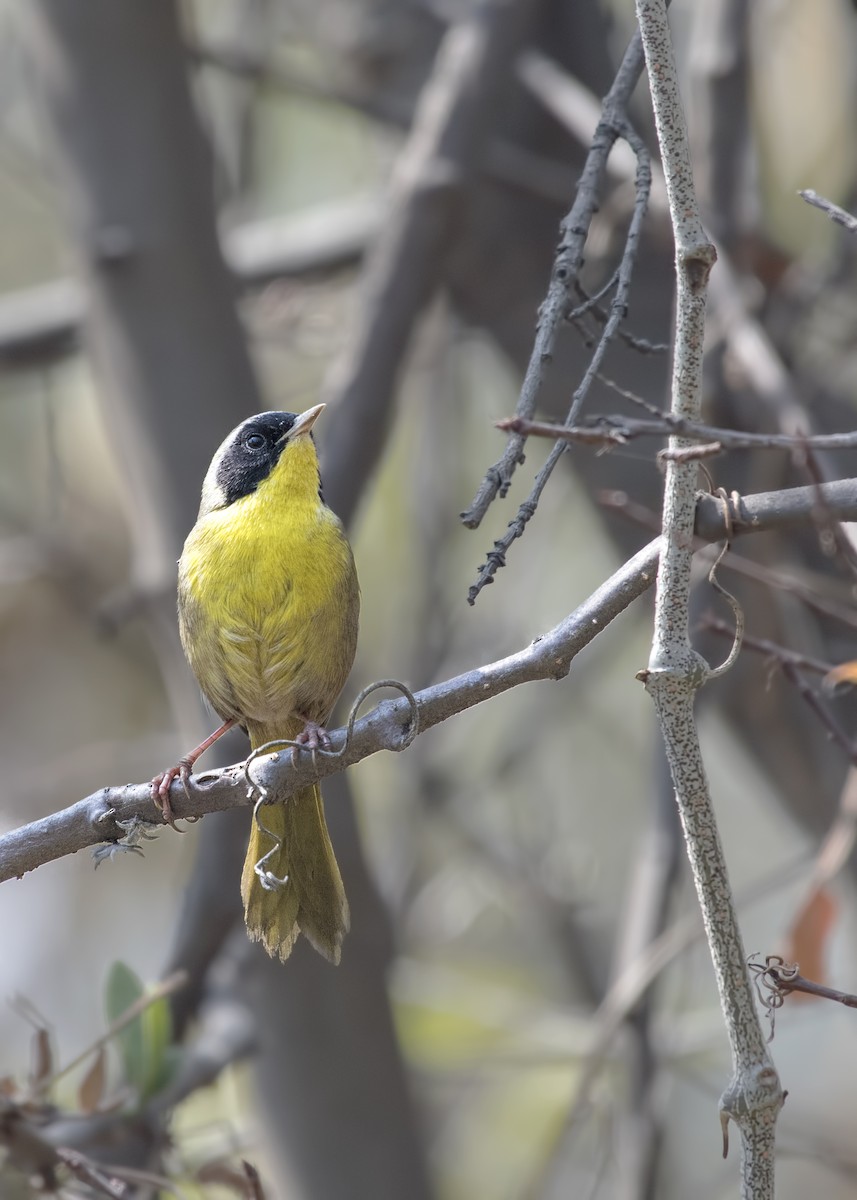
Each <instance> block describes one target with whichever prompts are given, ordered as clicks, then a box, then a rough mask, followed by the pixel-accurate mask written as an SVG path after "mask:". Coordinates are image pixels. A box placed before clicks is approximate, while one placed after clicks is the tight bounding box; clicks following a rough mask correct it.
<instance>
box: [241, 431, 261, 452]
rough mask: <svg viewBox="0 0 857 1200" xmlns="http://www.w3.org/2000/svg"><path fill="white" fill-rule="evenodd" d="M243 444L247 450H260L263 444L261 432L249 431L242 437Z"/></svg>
mask: <svg viewBox="0 0 857 1200" xmlns="http://www.w3.org/2000/svg"><path fill="white" fill-rule="evenodd" d="M244 445H245V446H246V447H247V449H248V450H261V449H262V447H263V446H264V445H265V439H264V438H263V437H262V435H261V433H250V434H248V435H247V437H246V438H245V439H244Z"/></svg>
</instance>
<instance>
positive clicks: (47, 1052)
mask: <svg viewBox="0 0 857 1200" xmlns="http://www.w3.org/2000/svg"><path fill="white" fill-rule="evenodd" d="M31 1061H32V1066H31V1068H30V1085H31V1087H32V1088H33V1091H35V1092H37V1091H39V1089H40V1088H41V1086H42V1084H44V1083H45V1082H46V1081H47V1080H48V1079H50V1077H51V1076H52V1075H53V1073H54V1055H53V1051H52V1050H51V1038H50V1034H49V1033H48V1031H47V1029H37V1030H36V1031H35V1033H34V1034H33V1041H32V1053H31Z"/></svg>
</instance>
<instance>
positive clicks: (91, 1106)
mask: <svg viewBox="0 0 857 1200" xmlns="http://www.w3.org/2000/svg"><path fill="white" fill-rule="evenodd" d="M106 1082H107V1056H106V1055H105V1053H104V1047H103V1046H99V1047H98V1051H97V1052H96V1055H95V1058H94V1059H93V1060H92V1066H91V1067H90V1068H89V1070H88V1071H87V1072H86V1074H85V1075H84V1077H83V1081H82V1083H81V1085H80V1087H79V1088H78V1089H77V1102H78V1104H79V1105H80V1107H81V1110H82V1111H83V1112H85V1113H94V1112H98V1111H99V1108H100V1106H101V1103H102V1100H103V1099H104V1086H105V1084H106Z"/></svg>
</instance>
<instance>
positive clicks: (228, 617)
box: [179, 502, 357, 738]
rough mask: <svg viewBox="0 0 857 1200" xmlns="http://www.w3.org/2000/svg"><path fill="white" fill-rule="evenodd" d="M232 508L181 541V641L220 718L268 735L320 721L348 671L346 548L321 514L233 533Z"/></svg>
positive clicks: (349, 568) (351, 605)
mask: <svg viewBox="0 0 857 1200" xmlns="http://www.w3.org/2000/svg"><path fill="white" fill-rule="evenodd" d="M239 503H240V502H239ZM236 507H237V505H233V506H232V509H234V508H236ZM231 515H232V514H231V512H230V510H226V514H225V516H223V517H219V519H217V520H211V519H209V520H208V521H207V522H206V523H203V524H202V525H201V526H200V525H198V526H197V530H196V531H195V540H194V542H193V543H191V539H188V544H186V546H185V552H184V554H183V555H182V563H181V567H180V589H179V591H180V623H181V630H182V640H183V642H184V645H185V650H186V653H187V655H188V658H189V659H190V662H191V666H192V667H193V670H194V672H195V674H196V676H197V679H198V680H199V682H200V685H201V687H202V690H203V692H204V693H205V694H206V696H207V697H208V699H209V700H210V702H211V703H212V705H213V707H214V708H215V709H216V711H217V712H218V713H220V715H221V716H223V717H234V718H236V719H237V720H238V721H239V722H240V723H241V724H242V725H244V726H246V727H248V728H250V729H251V736H252V727H255V728H257V729H258V730H259V731H260V732H261V731H264V732H265V733H266V734H267V737H268V738H271V737H288V736H292V734H293V732H294V726H295V721H296V719H298V720H299V722H301V723H302V722H303V721H306V720H312V721H318V722H323V721H325V720H326V719H327V717H328V716H329V714H330V709H331V707H332V706H333V703H334V701H335V699H336V697H337V695H338V694H339V692H340V690H341V689H342V686H343V684H344V682H345V679H346V677H347V674H348V672H349V670H350V668H351V662H352V660H353V657H354V645H355V641H356V607H355V606H356V603H357V599H356V597H357V593H356V580H355V577H354V574H353V563H352V560H351V552H350V549H349V547H348V544H347V542H346V541H345V539H344V537H343V536H342V533H341V531H340V528H339V526H338V524H337V523H335V521H334V520H333V519H328V518H327V517H326V516H325V518H324V519H323V520H321V521H319V520H315V521H314V522H313V524H312V528H311V530H306V531H302V530H297V529H296V528H295V525H294V522H292V524H291V527H290V529H289V530H287V531H286V530H284V529H283V526H282V523H279V525H278V526H277V527H276V528H273V529H272V528H271V527H268V528H267V529H265V530H262V529H260V528H258V527H257V528H256V529H255V530H248V528H247V525H246V524H245V525H244V526H243V527H242V528H241V531H240V536H233V533H232V529H231V527H230V525H229V524H228V523H227V521H226V519H225V517H226V516H231ZM252 532H256V533H257V534H258V535H259V536H258V537H253V536H251V533H252ZM299 533H303V534H304V536H296V535H297V534H299ZM193 536H194V535H192V537H193Z"/></svg>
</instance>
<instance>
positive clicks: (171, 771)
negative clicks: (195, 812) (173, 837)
mask: <svg viewBox="0 0 857 1200" xmlns="http://www.w3.org/2000/svg"><path fill="white" fill-rule="evenodd" d="M195 761H196V760H195V759H193V758H191V756H190V755H188V756H187V758H182V759H180V760H179V762H177V763H176V765H175V766H174V767H169V768H168V769H167V770H166V771H161V773H160V774H159V775H156V776H155V778H154V779H153V780H152V803H153V804H154V806H155V808H156V809H157V810H158V812H159V813H160V814H161V817H162V819H163V821H164V824H165V825H171V826H172V828H173V829H175V831H176V833H184V830H183V829H179V827H178V825H176V819H175V814H174V812H173V806H172V804H171V803H170V787H171V786H172V782H173V780H174V779H181V781H182V786H183V787H184V790H185V795H186V796H187V798H188V799H190V788H189V787H188V780H189V779H190V773H191V770H192V768H193V764H194V762H195Z"/></svg>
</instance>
